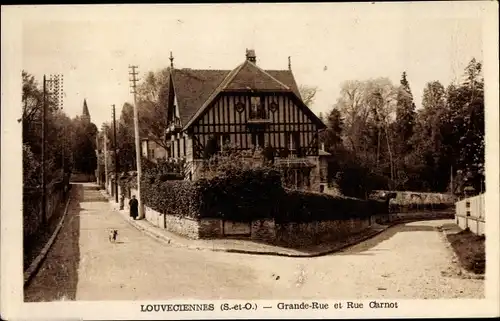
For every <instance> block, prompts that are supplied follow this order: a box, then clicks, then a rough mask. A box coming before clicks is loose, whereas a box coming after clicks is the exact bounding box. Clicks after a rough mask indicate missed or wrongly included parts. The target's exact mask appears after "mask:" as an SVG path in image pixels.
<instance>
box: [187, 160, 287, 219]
mask: <svg viewBox="0 0 500 321" xmlns="http://www.w3.org/2000/svg"><path fill="white" fill-rule="evenodd" d="M196 186H197V188H198V191H199V193H200V199H201V200H202V203H201V206H202V207H201V211H202V216H203V217H217V218H223V219H227V220H235V221H251V220H254V219H261V218H269V217H272V216H273V215H274V212H275V208H276V204H277V203H278V200H279V198H280V197H281V196H282V194H283V188H282V186H281V176H280V173H279V172H278V171H276V170H273V169H269V168H255V169H249V170H235V171H232V172H226V173H224V174H222V175H220V176H217V177H214V178H212V179H202V180H199V181H197V182H196Z"/></svg>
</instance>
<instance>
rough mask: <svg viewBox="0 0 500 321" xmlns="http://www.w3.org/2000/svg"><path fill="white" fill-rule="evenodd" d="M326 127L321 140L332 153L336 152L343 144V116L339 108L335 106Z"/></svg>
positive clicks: (326, 121)
mask: <svg viewBox="0 0 500 321" xmlns="http://www.w3.org/2000/svg"><path fill="white" fill-rule="evenodd" d="M324 121H325V123H326V126H327V127H326V129H325V130H324V131H323V132H322V133H321V137H320V139H321V142H322V143H324V144H325V149H326V150H327V151H329V152H330V153H335V151H336V150H338V149H339V148H340V147H341V146H342V127H343V123H342V117H341V114H340V111H339V110H338V109H335V108H333V109H332V111H331V112H330V114H329V115H328V117H327V119H325V120H324Z"/></svg>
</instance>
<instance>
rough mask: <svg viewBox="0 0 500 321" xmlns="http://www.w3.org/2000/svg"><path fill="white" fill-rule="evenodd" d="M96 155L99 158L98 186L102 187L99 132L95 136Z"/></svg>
mask: <svg viewBox="0 0 500 321" xmlns="http://www.w3.org/2000/svg"><path fill="white" fill-rule="evenodd" d="M95 154H96V157H97V177H96V181H97V185H99V186H101V171H100V169H99V132H97V134H96V135H95Z"/></svg>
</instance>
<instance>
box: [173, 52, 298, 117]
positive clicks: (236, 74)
mask: <svg viewBox="0 0 500 321" xmlns="http://www.w3.org/2000/svg"><path fill="white" fill-rule="evenodd" d="M172 78H173V87H174V91H175V95H176V97H177V103H178V108H179V113H180V118H181V123H182V125H183V126H186V125H187V124H188V123H189V122H190V121H192V120H194V118H195V117H196V116H197V115H198V114H199V113H201V111H202V110H203V109H204V108H205V107H206V106H207V105H208V104H209V103H210V102H211V101H212V100H213V99H215V97H216V96H217V94H219V93H220V92H222V91H232V90H250V89H251V90H256V91H259V90H268V91H292V92H294V93H295V94H296V95H297V97H299V98H301V97H300V93H299V90H298V87H297V84H296V83H295V79H294V77H293V74H292V72H291V71H290V70H269V71H265V70H262V69H260V68H259V67H257V66H256V65H255V64H253V63H251V62H249V61H248V60H247V61H245V62H243V63H242V64H241V65H239V66H238V67H236V68H235V69H233V70H200V69H174V70H173V71H172Z"/></svg>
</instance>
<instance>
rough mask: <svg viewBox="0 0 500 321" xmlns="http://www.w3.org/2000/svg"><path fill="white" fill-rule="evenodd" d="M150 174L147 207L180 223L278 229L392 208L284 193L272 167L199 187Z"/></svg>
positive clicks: (236, 172)
mask: <svg viewBox="0 0 500 321" xmlns="http://www.w3.org/2000/svg"><path fill="white" fill-rule="evenodd" d="M164 178H165V177H163V176H162V175H159V174H156V175H154V173H153V172H149V174H147V175H144V177H143V180H142V193H141V195H142V197H143V200H144V204H145V205H146V206H148V207H150V208H152V209H153V210H156V211H158V212H160V213H165V214H170V215H176V216H179V217H186V216H187V217H191V218H195V219H199V218H218V219H224V220H231V221H239V222H249V221H253V220H258V219H268V218H269V219H270V218H274V219H275V220H276V222H277V223H288V222H297V223H298V222H311V221H324V220H344V219H350V218H364V217H368V216H369V215H373V214H376V213H385V212H387V203H386V202H380V201H375V200H368V201H365V200H361V199H357V198H351V197H338V196H331V195H327V194H318V193H311V192H303V191H296V190H285V189H284V188H283V186H282V183H281V174H280V172H279V171H277V170H275V169H272V168H269V167H257V168H252V169H248V168H240V169H237V168H232V170H231V171H222V172H220V174H219V175H218V176H215V177H211V178H208V179H207V178H205V179H200V180H197V181H195V182H191V181H184V180H165V179H164Z"/></svg>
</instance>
